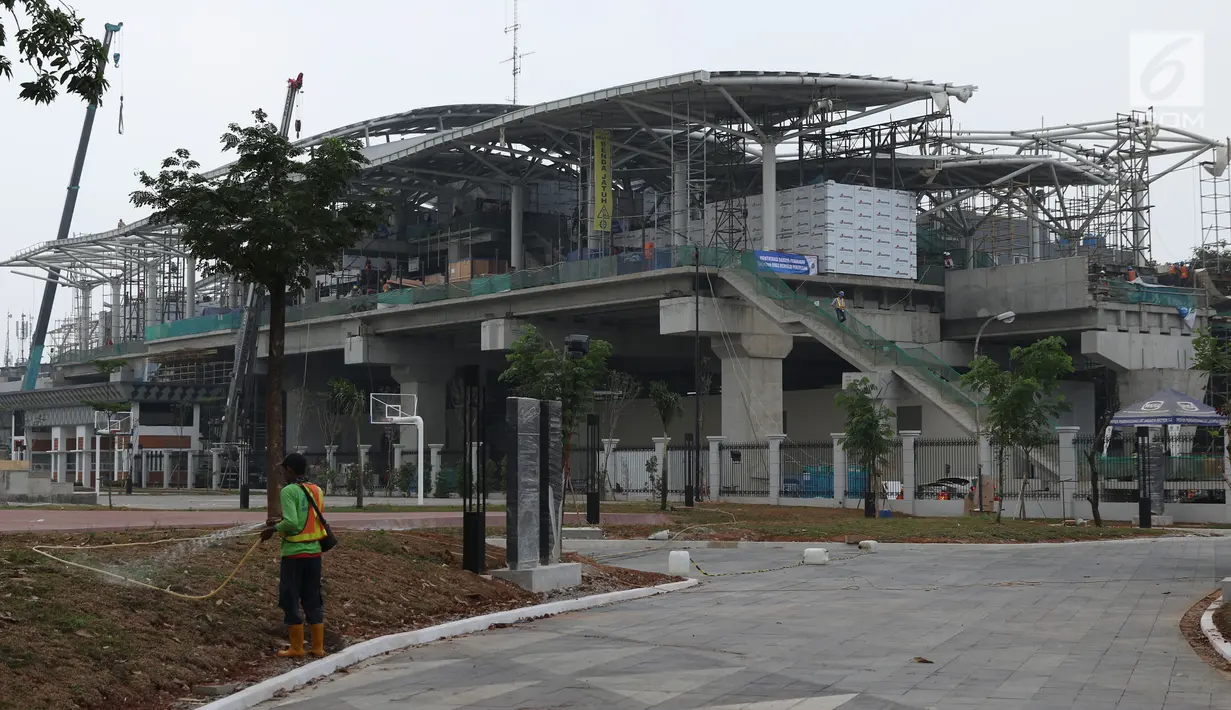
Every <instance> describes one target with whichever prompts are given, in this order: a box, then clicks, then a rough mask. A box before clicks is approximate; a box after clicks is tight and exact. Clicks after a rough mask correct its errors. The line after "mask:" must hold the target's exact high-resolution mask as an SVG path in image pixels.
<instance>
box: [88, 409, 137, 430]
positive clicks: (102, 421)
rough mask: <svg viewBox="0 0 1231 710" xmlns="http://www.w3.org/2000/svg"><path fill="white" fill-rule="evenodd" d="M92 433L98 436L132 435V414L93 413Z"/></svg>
mask: <svg viewBox="0 0 1231 710" xmlns="http://www.w3.org/2000/svg"><path fill="white" fill-rule="evenodd" d="M94 431H95V432H97V433H98V435H99V436H120V435H123V434H131V433H132V412H100V411H96V412H94Z"/></svg>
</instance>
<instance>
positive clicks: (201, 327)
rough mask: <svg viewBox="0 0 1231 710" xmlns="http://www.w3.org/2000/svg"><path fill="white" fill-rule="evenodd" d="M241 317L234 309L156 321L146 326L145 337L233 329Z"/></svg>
mask: <svg viewBox="0 0 1231 710" xmlns="http://www.w3.org/2000/svg"><path fill="white" fill-rule="evenodd" d="M242 318H243V312H241V311H235V312H234V313H224V314H222V315H214V316H197V317H196V318H184V319H183V320H177V321H171V322H170V323H158V324H155V325H150V326H146V328H145V339H146V340H147V341H149V340H165V339H166V338H178V337H181V336H184V335H199V334H201V333H210V332H213V331H215V330H233V329H235V328H238V327H239V322H240V320H241V319H242Z"/></svg>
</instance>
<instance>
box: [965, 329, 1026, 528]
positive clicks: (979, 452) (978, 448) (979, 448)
mask: <svg viewBox="0 0 1231 710" xmlns="http://www.w3.org/2000/svg"><path fill="white" fill-rule="evenodd" d="M1016 317H1017V314H1016V313H1014V312H1013V311H1005V312H1004V313H999V314H997V315H994V316H992V317H991V318H988V319H987V320H985V321H983V325H981V326H979V332H978V333H975V354H974V358H973V359H972V360H971V362H973V361H974V360H978V359H979V339H980V338H982V337H983V329H984V328H987V326H988V325H990V324H991V323H992V321H1000V322H1001V323H1006V324H1007V323H1012V322H1013V319H1014V318H1016ZM975 457H976V458H977V459H978V462H979V463H978V465H977V466H975V470H976V471H977V472H978V473H977V476H978V478H977V480H976V481H975V490H976V495H977V496H978V497H979V508H978V511H979V512H980V513H982V512H983V431H982V422H981V421H980V418H979V400H978V399H975Z"/></svg>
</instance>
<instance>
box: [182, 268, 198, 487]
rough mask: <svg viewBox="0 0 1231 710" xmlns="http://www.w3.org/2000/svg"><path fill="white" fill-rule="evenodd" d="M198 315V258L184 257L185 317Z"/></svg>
mask: <svg viewBox="0 0 1231 710" xmlns="http://www.w3.org/2000/svg"><path fill="white" fill-rule="evenodd" d="M196 316H197V258H196V257H195V256H191V255H189V256H187V257H185V258H184V317H185V318H195V317H196ZM190 487H191V486H190Z"/></svg>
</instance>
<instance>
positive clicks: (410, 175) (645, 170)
mask: <svg viewBox="0 0 1231 710" xmlns="http://www.w3.org/2000/svg"><path fill="white" fill-rule="evenodd" d="M975 88H976V87H974V86H969V85H959V84H951V83H938V82H933V81H930V80H925V81H916V80H914V79H907V80H899V79H892V78H878V77H872V76H858V75H851V74H825V73H815V72H764V71H693V72H686V73H683V74H675V75H671V76H665V77H660V78H657V79H650V80H648V81H640V82H636V83H632V84H625V85H623V86H616V87H612V88H609V89H603V90H600V91H594V92H590V93H587V94H581V95H578V96H573V97H569V98H564V99H559V100H555V101H548V102H545V103H541V104H537V105H533V106H514V105H508V104H458V105H448V106H433V107H425V108H418V109H414V110H412V111H407V112H404V113H398V114H391V115H388V116H381V117H377V118H372V119H368V120H365V121H360V122H357V123H352V124H349V125H346V126H341V127H338V128H335V129H332V130H329V131H325V132H323V133H319V134H316V135H313V136H309V137H307V138H304V139H302V140H299V141H297V145H301V146H305V147H310V146H312V145H315V144H318V143H320V142H321V141H323V140H325V139H327V138H348V139H357V140H362V141H364V143H365V147H364V149H363V152H364V154H365V156H366V157H367V158H368V159H369V160H370V161H371V166H370V167H369V168H368V169H367V170H366V171H365V174H364V178H363V180H362V187H366V188H369V189H376V188H380V189H393V190H398V191H409V192H411V193H412V195H410V196H409V198H410V199H411V200H427V199H429V198H430V196H432V195H434V194H439V193H440V192H442V191H444V192H448V188H447V187H446V186H445V183H453V182H456V181H459V180H461V181H467V182H469V183H497V184H510V183H518V182H528V181H533V180H536V179H545V178H548V177H551V176H552V175H553V174H554V175H555V177H557V178H558V177H562V176H567V177H568V178H569V179H574V180H575V179H576V176H577V172H576V171H577V168H578V167H579V166H580V165H582V162H583V160H584V159H585V155H586V150H587V148H586V147H585V145H584V141H586V140H588V137H589V135H590V133H591V131H592V130H593V129H596V128H601V129H607V130H610V131H611V132H612V149H613V172H614V174H615V176H616V178H617V179H621V177H626V178H636V179H641V180H643V181H644V182H646V183H653V182H656V181H662V180H666V179H669V177H668V176H669V171H670V164H671V160H672V142H671V137H672V135H678V134H679V133H680V132H681V131H685V130H687V131H693V132H696V131H701V132H704V133H705V136H704V138H705V140H707V141H708V142H709V144H710V150H712V151H713V152H712V154H711V159H717V160H721V159H722V158H723V157H724V155H723V151H727V152H731V151H738V152H739V155H738V156H737V157H739V158H740V159H741V160H747V161H750V162H757V161H759V160H761V158H762V155H763V150H764V148H763V146H765V145H767V144H768V145H774V144H780V143H789V142H790V141H794V140H796V139H799V138H801V137H804V136H808V135H811V134H814V133H817V132H819V131H821V130H822V129H825V128H829V129H834V128H836V127H840V126H844V125H849V124H852V123H855V122H857V121H859V120H860V119H863V118H865V117H869V116H873V115H876V114H881V113H886V112H889V111H893V110H894V109H897V108H900V107H904V106H906V105H909V104H912V103H916V102H921V101H932V102H933V103H934V106H935V107H936V109H935V111H936V112H937V113H945V112H947V106H948V102H949V99H950V98H955V99H957V100H959V101H963V102H964V101H967V100H968V99H969V98H970V97H971V96H972V95H973V94H974V92H975ZM720 136H721V137H725V138H730V139H733V140H734V142H735V143H738V147H732V145H720V143H721V142H722V141H721V140H720V138H719V137H720ZM228 167H229V165H223V166H221V167H219V168H216V169H215V170H213V171H210V172H209V173H207V175H218V174H221V173H222V172H223V171H225V170H226V169H227V168H228ZM173 231H174V227H152V226H151V225H150V224H149V223H148V220H145V219H142V220H140V221H137V222H133V223H131V224H128V225H125V226H123V227H120V228H118V229H113V230H109V231H106V232H100V233H97V234H91V235H86V236H79V237H74V238H72V239H68V240H64V241H61V242H54V241H49V242H42V243H39V244H37V245H35V246H32V247H30V248H27V249H24V250H22V251H21V252H19V253H18V254H16V255H15V256H14V257H13V258H10V259H7V260H5V261H3V262H0V266H6V267H9V268H19V269H21V268H33V269H40V270H45V269H51V268H61V269H68V270H75V271H79V272H83V273H84V274H85V275H86V278H87V280H89V281H98V282H102V281H105V280H106V278H107V274H106V273H105V272H106V267H105V266H104V262H105V261H107V260H108V259H111V260H117V259H118V260H120V261H140V260H141V259H142V256H141V253H143V252H145V251H147V250H148V249H159V250H162V251H163V252H165V251H166V250H168V249H170V250H171V251H172V252H175V251H176V250H177V249H176V247H175V245H174V244H173V242H174V239H173V238H172V239H171V240H168V239H167V237H168V236H171V233H172V232H173ZM137 246H141V247H146V248H148V249H136V248H134V247H137ZM104 256H105V257H106V259H104Z"/></svg>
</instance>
